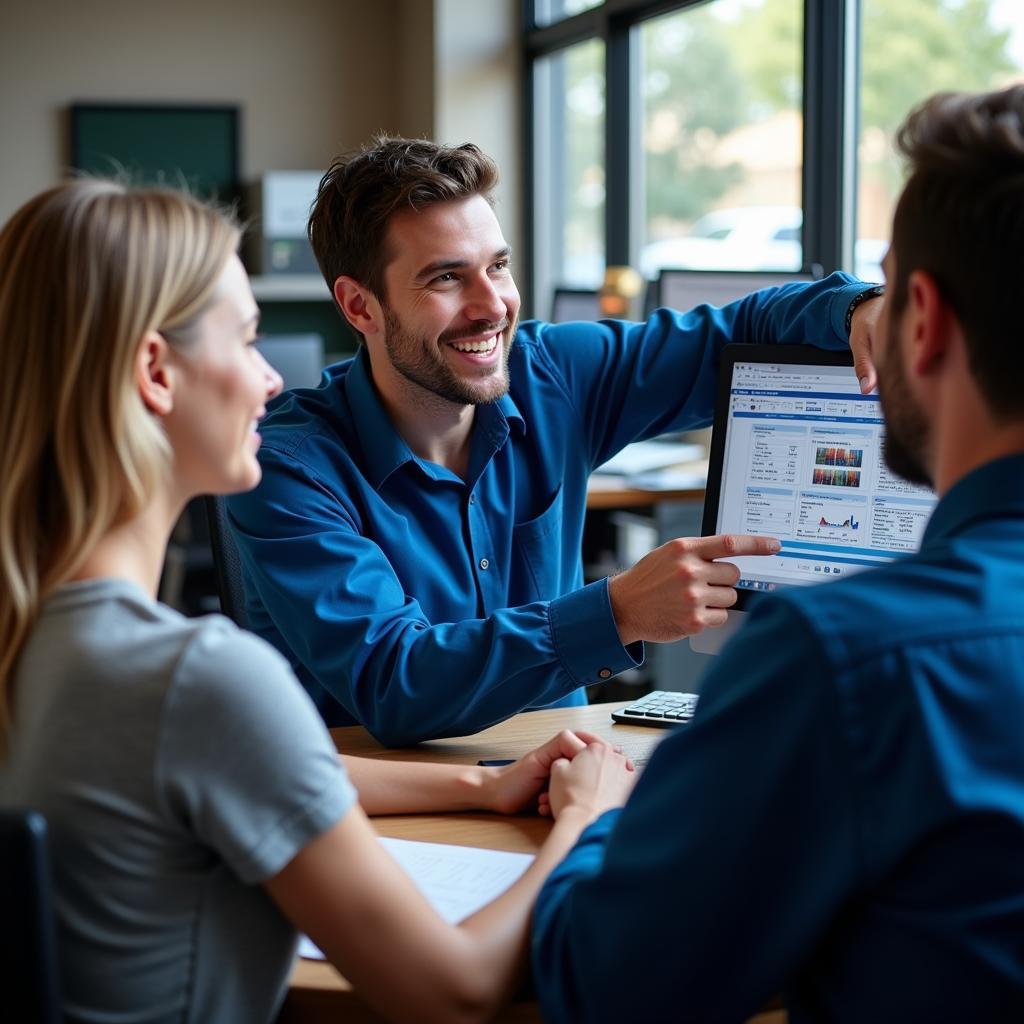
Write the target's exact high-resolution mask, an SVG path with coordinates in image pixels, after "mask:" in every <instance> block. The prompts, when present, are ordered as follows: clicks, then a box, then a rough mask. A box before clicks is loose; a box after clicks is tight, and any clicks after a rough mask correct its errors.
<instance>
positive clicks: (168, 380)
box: [135, 331, 175, 416]
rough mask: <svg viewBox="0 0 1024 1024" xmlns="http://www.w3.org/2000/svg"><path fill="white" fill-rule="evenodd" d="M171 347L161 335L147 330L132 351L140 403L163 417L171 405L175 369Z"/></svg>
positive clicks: (154, 413)
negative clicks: (171, 361)
mask: <svg viewBox="0 0 1024 1024" xmlns="http://www.w3.org/2000/svg"><path fill="white" fill-rule="evenodd" d="M170 355H171V347H170V345H168V344H167V341H166V339H165V338H164V337H163V335H161V334H159V333H157V332H156V331H148V332H147V333H146V334H145V335H144V336H143V338H142V341H140V342H139V347H138V350H137V351H136V353H135V384H136V386H137V387H138V389H139V396H140V397H141V398H142V403H143V405H145V407H146V408H147V409H148V410H149V411H150V412H151V413H153V415H154V416H166V415H167V414H168V413H169V412H170V411H171V410H172V409H173V408H174V383H175V380H174V378H175V373H174V368H173V367H172V366H171V365H170Z"/></svg>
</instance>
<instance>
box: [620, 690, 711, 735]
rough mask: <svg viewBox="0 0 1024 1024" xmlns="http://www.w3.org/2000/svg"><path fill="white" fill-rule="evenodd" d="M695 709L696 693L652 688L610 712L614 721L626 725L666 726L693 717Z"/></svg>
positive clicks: (677, 723) (686, 720)
mask: <svg viewBox="0 0 1024 1024" xmlns="http://www.w3.org/2000/svg"><path fill="white" fill-rule="evenodd" d="M696 710H697V694H695V693H676V692H675V691H673V690H654V691H653V692H651V693H648V694H647V695H646V696H644V697H641V698H640V699H639V700H637V701H634V702H633V703H632V704H627V705H626V707H624V708H620V709H619V710H618V711H613V712H612V718H613V719H614V720H615V721H616V722H623V723H625V724H626V725H653V726H657V727H659V728H666V727H667V726H670V725H679V724H680V722H688V721H689V720H690V719H691V718H693V713H694V711H696Z"/></svg>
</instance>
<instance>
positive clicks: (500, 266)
mask: <svg viewBox="0 0 1024 1024" xmlns="http://www.w3.org/2000/svg"><path fill="white" fill-rule="evenodd" d="M511 265H512V261H511V260H498V262H497V263H495V264H494V269H495V270H508V269H509V267H510V266H511Z"/></svg>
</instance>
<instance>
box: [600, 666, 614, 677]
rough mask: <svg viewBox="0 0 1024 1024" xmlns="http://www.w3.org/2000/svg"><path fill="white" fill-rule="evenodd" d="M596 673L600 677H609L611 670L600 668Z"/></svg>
mask: <svg viewBox="0 0 1024 1024" xmlns="http://www.w3.org/2000/svg"><path fill="white" fill-rule="evenodd" d="M597 674H598V675H599V676H600V677H601V678H602V679H607V678H608V677H609V676H610V675H611V674H612V670H611V669H610V668H603V669H601V671H600V672H598V673H597Z"/></svg>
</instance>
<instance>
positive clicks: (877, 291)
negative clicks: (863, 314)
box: [845, 284, 885, 337]
mask: <svg viewBox="0 0 1024 1024" xmlns="http://www.w3.org/2000/svg"><path fill="white" fill-rule="evenodd" d="M884 294H885V285H884V284H876V285H875V286H874V287H872V288H865V289H864V291H862V292H861V293H860V294H859V295H854V297H853V301H852V302H851V303H850V305H849V306H848V307H847V308H846V320H845V323H846V336H847V337H849V336H850V327H851V326H852V325H853V314H854V312H856V309H857V307H858V306H859V305H860V304H861V303H862V302H867V301H869V300H870V299H877V298H878V297H879V296H880V295H884Z"/></svg>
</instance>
